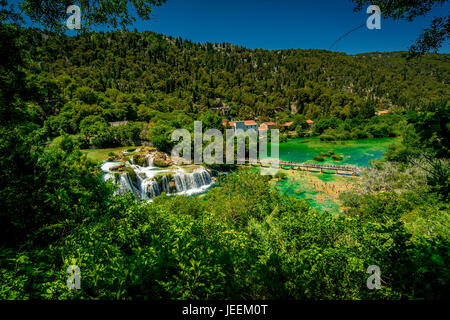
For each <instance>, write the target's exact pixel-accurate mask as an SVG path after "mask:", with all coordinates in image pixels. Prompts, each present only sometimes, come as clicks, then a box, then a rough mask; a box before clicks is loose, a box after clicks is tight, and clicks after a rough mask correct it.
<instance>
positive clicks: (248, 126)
mask: <svg viewBox="0 0 450 320" xmlns="http://www.w3.org/2000/svg"><path fill="white" fill-rule="evenodd" d="M244 125H245V131H247V130H255V131H258V124H257V123H256V122H255V121H254V120H245V121H244Z"/></svg>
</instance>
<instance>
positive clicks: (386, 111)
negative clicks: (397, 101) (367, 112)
mask: <svg viewBox="0 0 450 320" xmlns="http://www.w3.org/2000/svg"><path fill="white" fill-rule="evenodd" d="M389 112H390V111H389V110H380V111H377V112H375V114H376V115H377V116H379V115H381V114H387V113H389Z"/></svg>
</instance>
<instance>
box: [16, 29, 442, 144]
mask: <svg viewBox="0 0 450 320" xmlns="http://www.w3.org/2000/svg"><path fill="white" fill-rule="evenodd" d="M23 45H24V47H25V48H26V50H27V54H28V57H29V58H30V59H31V60H32V62H31V64H30V66H29V68H28V70H27V74H28V75H29V76H28V78H29V81H31V82H32V83H33V84H34V85H35V89H36V91H37V92H38V94H39V96H40V98H41V99H42V101H41V103H40V104H38V105H30V106H29V109H30V113H31V114H32V116H33V121H34V122H36V123H39V124H40V125H43V124H44V125H45V128H46V129H47V130H48V135H49V136H53V137H55V136H58V135H60V133H61V131H63V132H65V133H68V134H81V135H82V137H78V140H79V141H80V143H83V144H84V147H87V146H89V145H95V146H97V147H108V146H115V145H128V144H132V143H133V142H134V143H138V141H140V140H142V139H143V140H152V142H154V143H156V144H158V146H160V147H161V148H162V149H166V150H169V149H170V147H171V145H170V139H168V137H167V136H168V134H169V133H170V132H172V131H173V130H174V129H175V128H179V127H186V128H188V129H192V120H193V119H195V120H201V121H203V122H204V125H205V126H206V127H211V128H218V129H221V128H222V126H221V122H222V121H221V118H222V117H223V118H224V119H228V120H230V119H234V120H244V119H252V120H258V121H260V122H263V121H278V123H284V122H286V121H293V122H294V128H293V130H295V131H296V133H297V135H298V136H303V135H306V134H307V130H306V129H307V128H308V126H307V125H306V123H305V120H306V119H313V120H320V119H324V118H325V119H324V120H323V121H322V124H323V123H325V124H331V123H332V125H329V126H327V127H325V128H324V129H333V130H331V132H325V133H324V132H323V131H324V130H322V129H321V128H323V125H322V126H317V128H318V130H316V131H315V132H314V134H324V135H325V137H324V139H330V137H331V139H338V140H342V139H349V138H364V137H385V136H396V135H398V134H399V131H398V128H397V127H398V126H401V125H402V121H401V119H399V117H395V116H394V117H392V116H390V115H383V117H382V118H381V119H380V118H379V117H374V114H375V113H374V112H375V110H381V109H390V110H392V111H394V112H404V111H408V110H423V109H424V108H426V107H427V106H428V105H429V104H430V103H432V102H438V101H440V100H441V99H442V98H444V97H448V96H449V95H450V92H449V91H450V90H449V87H448V83H449V81H450V79H449V74H450V62H449V57H448V55H437V54H427V55H425V56H423V57H422V58H421V59H420V60H417V59H416V60H407V54H406V53H402V52H398V53H372V54H361V55H355V56H351V55H346V54H343V53H335V52H329V51H323V50H322V51H321V50H279V51H268V50H249V49H246V48H242V47H236V46H233V45H230V44H225V43H224V44H210V43H208V44H196V43H192V42H190V41H183V40H182V39H174V38H170V37H164V36H163V35H158V34H155V33H152V32H144V33H138V32H128V31H125V32H119V31H118V32H110V33H87V34H83V35H80V36H77V37H67V36H61V35H49V34H44V33H43V32H42V31H41V30H37V29H35V30H27V31H26V32H25V33H24V35H23ZM217 108H225V109H226V112H225V113H223V114H222V113H221V112H217V111H213V110H217ZM219 111H220V109H219ZM168 114H171V115H169V116H168ZM330 118H331V120H330ZM175 119H176V120H175ZM124 120H127V121H130V123H129V124H127V126H126V127H121V128H108V127H109V125H108V122H115V121H124ZM344 122H345V123H344ZM145 123H146V124H150V126H147V127H145ZM356 127H357V128H358V130H349V128H352V129H355V128H356ZM144 129H146V130H144ZM148 129H150V132H149V134H147V133H148ZM350 131H352V132H350ZM141 133H144V135H140V134H141Z"/></svg>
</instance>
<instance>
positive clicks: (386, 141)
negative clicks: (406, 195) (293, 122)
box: [268, 137, 398, 166]
mask: <svg viewBox="0 0 450 320" xmlns="http://www.w3.org/2000/svg"><path fill="white" fill-rule="evenodd" d="M397 140H398V138H373V139H361V140H347V141H337V142H324V141H320V140H319V139H318V138H317V137H313V138H300V139H294V140H289V141H288V142H284V143H280V144H279V152H280V159H281V160H285V161H293V162H313V163H334V164H349V165H356V166H369V165H370V163H369V162H370V161H371V160H376V159H381V158H382V157H383V154H384V153H385V152H386V150H387V148H388V146H389V145H390V144H392V143H394V142H395V141H397ZM268 150H270V146H269V148H268ZM328 151H334V153H335V154H338V155H342V156H343V157H344V159H343V160H342V161H332V160H331V158H326V159H327V160H326V161H325V162H317V161H314V160H313V159H314V157H315V156H317V155H319V154H320V153H324V152H328Z"/></svg>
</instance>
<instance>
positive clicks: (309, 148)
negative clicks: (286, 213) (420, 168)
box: [269, 137, 398, 214]
mask: <svg viewBox="0 0 450 320" xmlns="http://www.w3.org/2000/svg"><path fill="white" fill-rule="evenodd" d="M397 140H398V138H379V139H362V140H348V141H342V142H336V143H331V142H323V141H320V140H319V139H318V138H317V137H314V138H300V139H295V140H290V141H288V142H285V143H281V144H280V145H279V153H280V159H281V160H285V161H292V162H312V163H333V164H349V165H356V166H370V161H372V160H376V159H381V158H382V157H383V154H384V153H385V152H386V150H387V148H388V146H389V145H390V144H392V143H394V142H395V141H397ZM269 150H270V148H269ZM329 151H333V152H334V153H335V154H338V155H341V156H343V160H342V161H332V160H331V158H326V161H324V162H317V161H314V160H313V159H314V157H315V156H317V155H319V154H320V153H326V152H329ZM313 177H316V178H318V179H320V181H322V182H325V183H331V184H332V183H341V184H342V183H343V184H345V183H346V182H350V181H351V177H345V176H339V175H336V174H330V173H323V174H320V173H310V177H309V178H308V177H307V176H305V177H301V176H298V177H296V178H295V179H293V178H292V177H289V178H287V179H285V180H284V181H279V182H277V184H276V185H277V188H278V189H279V191H280V192H281V193H283V194H287V195H290V196H293V197H296V198H297V199H303V200H306V201H308V202H309V203H310V205H311V206H312V207H313V208H317V209H320V210H324V211H327V212H329V213H332V214H336V213H338V212H339V205H338V203H336V201H334V200H333V198H332V197H330V196H327V195H326V194H324V193H323V192H321V191H317V190H315V189H314V187H313V186H314V182H310V181H309V180H310V179H311V178H313Z"/></svg>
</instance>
